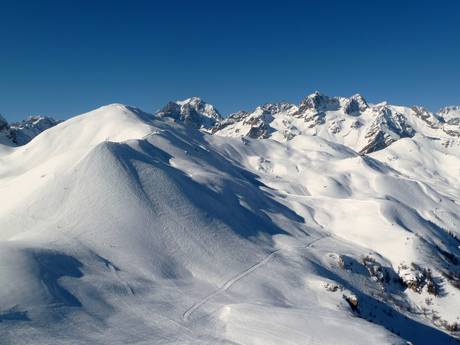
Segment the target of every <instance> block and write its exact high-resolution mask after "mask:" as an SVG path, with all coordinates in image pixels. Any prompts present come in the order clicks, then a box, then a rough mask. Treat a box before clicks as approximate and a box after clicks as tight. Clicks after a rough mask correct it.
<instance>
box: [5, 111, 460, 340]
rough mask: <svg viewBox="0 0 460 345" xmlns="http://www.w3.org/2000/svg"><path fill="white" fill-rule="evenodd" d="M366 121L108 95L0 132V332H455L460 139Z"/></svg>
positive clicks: (422, 335)
mask: <svg viewBox="0 0 460 345" xmlns="http://www.w3.org/2000/svg"><path fill="white" fill-rule="evenodd" d="M206 109H209V107H208V108H206ZM280 121H281V120H280ZM295 121H297V120H295ZM360 138H361V137H360V136H359V135H358V136H356V137H355V138H354V139H353V138H352V137H350V138H349V139H344V140H335V141H334V138H333V137H331V136H321V135H310V134H308V133H304V134H302V135H296V136H295V137H292V138H289V139H290V140H284V139H282V138H281V137H280V138H278V139H277V136H276V135H274V136H273V138H266V139H252V138H248V137H243V138H241V137H239V136H235V137H227V136H223V135H211V134H208V133H207V132H204V131H202V130H201V131H200V130H199V129H197V128H195V127H190V126H186V125H184V124H182V123H176V122H174V121H172V120H170V119H168V118H167V117H155V116H153V115H150V114H146V113H144V112H142V111H140V110H139V109H136V108H132V107H127V106H124V105H120V104H113V105H108V106H105V107H102V108H99V109H97V110H94V111H92V112H89V113H86V114H83V115H80V116H76V117H74V118H71V119H69V120H67V121H65V122H62V123H60V124H58V125H56V126H54V127H52V128H50V129H47V130H46V131H44V132H42V133H41V134H39V135H38V136H37V137H35V138H34V139H33V140H32V141H31V142H29V143H28V144H26V145H24V146H19V147H3V146H2V145H0V146H2V147H1V148H0V204H1V208H0V344H2V345H3V344H34V345H42V344H43V345H45V344H46V345H51V344H59V345H64V344H69V345H77V344H94V345H97V344H111V345H116V344H120V345H121V344H181V345H183V344H193V345H199V344H233V345H235V344H241V345H243V344H244V345H252V344H254V345H255V344H257V345H271V344H273V345H280V344H305V345H307V344H311V345H319V344H322V345H331V344H350V345H358V344H406V342H407V341H410V342H412V343H413V344H417V345H419V344H450V343H452V344H455V343H458V341H457V339H456V338H458V336H459V333H458V332H459V330H460V329H459V328H457V326H456V325H457V322H459V323H460V283H459V281H460V266H459V264H460V250H459V245H460V241H459V240H458V239H459V238H460V189H459V185H460V146H459V144H458V141H455V140H454V139H452V140H451V141H450V142H449V145H445V144H444V142H443V141H442V140H434V139H433V138H432V137H428V136H423V135H419V134H417V135H415V136H413V137H406V138H401V139H399V140H397V141H396V142H394V143H392V144H391V145H390V146H388V147H386V148H384V149H382V150H378V151H375V152H373V153H370V154H366V155H360V154H358V153H357V150H358V149H361V147H354V146H352V145H348V146H345V145H346V144H347V143H348V142H350V143H353V145H354V144H355V143H359V142H360V140H361V139H360Z"/></svg>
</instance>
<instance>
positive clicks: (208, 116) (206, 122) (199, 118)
mask: <svg viewBox="0 0 460 345" xmlns="http://www.w3.org/2000/svg"><path fill="white" fill-rule="evenodd" d="M156 115H157V116H159V117H169V118H172V119H174V121H176V122H182V123H184V124H186V125H188V126H191V127H194V128H203V129H211V128H212V127H213V126H214V125H215V124H216V123H217V122H218V121H220V120H222V116H221V115H220V113H219V111H218V110H217V109H216V108H215V107H214V106H213V105H211V104H209V103H206V102H205V101H203V100H202V99H201V98H199V97H191V98H187V99H186V100H183V101H176V102H173V101H170V102H168V104H166V105H165V106H164V107H163V108H162V109H161V110H160V111H158V112H157V113H156Z"/></svg>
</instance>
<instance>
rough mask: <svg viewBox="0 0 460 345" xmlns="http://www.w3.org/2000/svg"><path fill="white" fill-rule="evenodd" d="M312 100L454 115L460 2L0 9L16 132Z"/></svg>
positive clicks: (2, 69) (3, 97)
mask: <svg viewBox="0 0 460 345" xmlns="http://www.w3.org/2000/svg"><path fill="white" fill-rule="evenodd" d="M315 90H319V91H321V92H324V93H326V94H329V95H343V96H347V95H351V94H353V93H356V92H359V93H362V94H363V95H364V96H365V97H366V98H367V99H368V100H369V101H371V102H377V101H382V100H388V101H390V102H393V103H397V104H405V105H412V104H421V105H425V106H427V107H428V108H430V109H432V110H436V109H437V108H438V107H440V106H441V105H449V104H460V1H457V0H452V1H422V0H419V1H403V0H400V1H387V0H385V1H383V0H382V1H319V0H317V1H289V0H283V1H269V0H265V1H250V0H246V1H239V0H231V1H230V0H228V1H224V0H222V1H219V0H215V1H191V0H189V1H186V0H184V1H175V0H169V1H153V0H152V1H136V0H132V1H116V0H113V1H103V0H92V1H85V0H79V1H70V0H61V1H35V0H34V1H20V0H16V1H9V0H6V1H5V0H0V113H2V114H4V116H5V117H6V118H7V119H8V120H10V121H13V120H17V119H20V118H23V117H25V116H27V115H30V114H38V113H41V114H47V115H51V116H54V117H56V118H60V119H62V118H66V117H69V116H71V115H75V114H78V113H82V112H85V111H87V110H90V109H93V108H95V107H98V106H100V105H104V104H108V103H112V102H121V103H125V104H130V105H135V106H138V107H140V108H142V109H144V110H145V111H148V112H153V111H154V110H156V109H158V108H159V107H161V106H162V105H163V104H164V103H166V102H167V101H168V100H170V99H173V100H174V99H182V98H187V97H189V96H194V95H196V96H200V97H202V98H203V99H205V100H207V101H208V102H210V103H213V104H215V105H216V106H217V108H218V109H220V110H221V112H222V113H228V112H231V111H236V110H239V109H241V108H244V109H249V108H252V107H254V106H256V105H258V104H260V103H264V102H267V101H279V100H288V101H293V102H298V101H300V99H301V98H302V97H303V96H305V95H306V94H309V93H311V92H313V91H315Z"/></svg>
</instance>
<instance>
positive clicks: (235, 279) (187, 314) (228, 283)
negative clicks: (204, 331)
mask: <svg viewBox="0 0 460 345" xmlns="http://www.w3.org/2000/svg"><path fill="white" fill-rule="evenodd" d="M325 237H329V236H328V235H325V236H322V237H319V238H317V239H315V240H313V241H311V242H310V243H308V244H307V245H305V246H300V247H294V248H309V247H311V246H312V245H313V244H314V243H316V242H318V241H320V240H322V239H324V238H325ZM294 248H292V249H294ZM282 250H283V249H277V250H275V251H273V252H271V253H270V254H268V255H267V256H266V257H265V258H264V259H262V260H261V261H259V262H257V263H255V264H254V265H252V266H251V267H249V268H247V269H245V270H244V271H242V272H240V273H238V274H237V275H236V276H234V277H233V278H230V279H229V280H227V281H226V282H225V283H224V284H223V285H222V286H221V287H220V288H218V289H217V290H216V291H214V292H213V293H211V294H210V295H208V296H206V297H205V298H203V299H202V300H200V301H198V302H197V303H195V304H193V305H192V306H191V307H190V308H188V309H187V310H186V311H185V312H184V314H182V319H183V320H184V321H188V320H189V318H190V316H191V315H192V314H193V313H194V312H195V311H196V310H198V309H199V308H200V307H201V306H203V305H204V304H206V303H207V302H208V301H210V300H211V299H212V298H214V297H216V296H218V295H220V294H221V293H223V292H225V291H227V290H228V289H229V288H230V287H232V285H234V284H235V283H237V282H238V281H240V280H241V279H243V278H244V277H246V276H247V275H249V274H251V273H252V272H254V271H255V270H257V269H258V268H259V267H261V266H263V265H265V264H266V263H268V262H269V261H270V260H271V259H272V258H273V257H274V256H276V255H277V254H278V253H280V252H281V251H282Z"/></svg>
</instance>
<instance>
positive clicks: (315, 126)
mask: <svg viewBox="0 0 460 345" xmlns="http://www.w3.org/2000/svg"><path fill="white" fill-rule="evenodd" d="M456 109H457V110H458V108H455V107H450V108H445V109H444V110H442V111H440V112H439V113H438V114H433V113H430V112H428V111H427V110H425V109H424V108H421V107H412V108H407V107H400V106H392V105H389V104H386V103H380V104H375V105H374V104H373V105H369V104H368V103H367V102H366V100H365V99H364V98H363V97H362V96H361V95H354V96H351V97H350V98H344V97H329V96H325V95H322V94H320V93H319V92H315V93H313V94H311V95H309V96H307V97H306V98H305V99H304V100H302V102H301V103H300V105H299V106H296V105H293V104H286V103H282V104H267V105H264V106H261V107H257V108H256V109H255V110H254V111H252V112H240V113H236V114H232V115H230V116H229V117H228V118H227V119H225V120H224V121H221V122H220V123H219V124H218V125H217V126H216V127H215V128H214V130H213V132H214V133H215V134H217V135H222V136H243V137H244V136H247V137H251V138H272V139H274V140H277V141H286V140H291V139H293V138H294V137H295V136H297V135H315V136H320V137H322V138H325V139H327V140H330V141H333V142H337V143H340V144H343V145H346V146H347V147H350V148H351V149H353V150H355V151H357V152H359V153H361V154H366V153H371V152H374V151H378V150H381V149H384V148H386V147H387V146H389V145H390V144H392V143H394V142H395V141H397V140H399V139H401V138H407V137H409V138H410V137H413V136H414V135H416V134H420V135H424V136H433V137H436V138H439V139H441V140H443V141H446V142H448V141H449V140H451V139H452V137H459V136H460V120H459V121H457V120H456V116H457V115H456V114H457V113H456V111H457V110H456Z"/></svg>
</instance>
